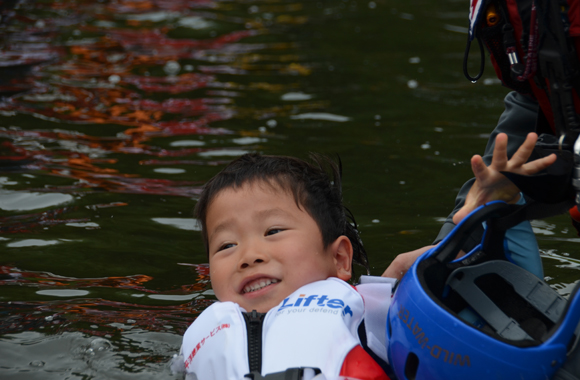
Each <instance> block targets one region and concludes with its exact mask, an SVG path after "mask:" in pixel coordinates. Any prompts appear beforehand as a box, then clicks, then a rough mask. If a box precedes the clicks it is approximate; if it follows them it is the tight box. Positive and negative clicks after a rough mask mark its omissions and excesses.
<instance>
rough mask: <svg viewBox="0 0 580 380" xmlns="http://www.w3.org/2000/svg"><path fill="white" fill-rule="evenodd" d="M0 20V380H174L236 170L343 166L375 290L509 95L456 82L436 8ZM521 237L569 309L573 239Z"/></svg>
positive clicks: (30, 4) (65, 5)
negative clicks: (226, 187) (222, 185)
mask: <svg viewBox="0 0 580 380" xmlns="http://www.w3.org/2000/svg"><path fill="white" fill-rule="evenodd" d="M13 3H18V4H17V5H16V8H14V9H13V10H11V9H10V8H9V7H10V6H11V5H13ZM4 4H6V5H4ZM2 6H6V7H8V8H6V9H2V15H3V16H2V20H3V23H2V25H1V26H0V28H1V32H2V50H1V51H0V93H1V96H2V98H1V100H0V286H1V289H2V291H1V292H0V353H1V354H2V355H0V377H1V378H2V379H65V378H66V379H111V378H115V379H130V378H139V379H148V378H151V379H172V378H174V377H175V376H173V375H172V374H171V373H170V371H169V369H168V366H167V362H168V361H169V359H170V358H171V357H172V355H173V354H174V353H176V352H177V350H178V349H179V345H180V339H181V334H182V333H183V332H184V331H185V329H186V328H187V326H188V325H189V324H190V323H191V322H192V321H193V320H194V319H195V317H196V316H197V315H198V313H199V312H201V311H202V310H203V309H204V308H205V307H207V306H208V305H209V304H211V302H213V300H214V299H215V298H214V297H213V293H212V290H211V288H210V286H209V279H208V268H207V264H206V263H207V259H206V257H205V253H204V250H203V247H202V243H201V239H200V237H199V234H198V232H197V225H196V223H195V221H194V220H193V218H192V209H193V207H194V205H195V201H196V199H197V196H198V194H199V191H200V187H201V186H202V185H203V183H204V182H205V181H207V180H208V179H209V178H210V177H211V176H212V175H214V174H215V173H216V172H217V171H218V170H219V169H220V168H222V167H223V165H224V164H225V163H227V162H229V161H230V160H232V159H233V158H235V157H237V156H239V155H241V154H243V153H245V152H261V153H264V154H287V155H294V156H298V157H301V158H306V157H307V156H308V154H309V152H320V153H324V154H328V155H332V156H336V155H339V156H340V158H341V160H342V162H343V166H344V169H343V172H344V187H345V189H344V193H345V201H346V203H347V205H348V206H349V208H350V209H351V210H352V212H353V213H354V215H355V216H356V218H357V221H358V222H359V224H360V225H361V231H362V238H363V240H364V242H365V245H366V247H367V250H368V251H369V255H370V259H371V266H372V272H373V274H380V273H382V271H383V270H384V269H385V268H386V266H387V265H388V263H389V262H390V261H391V260H392V259H393V258H394V257H395V256H396V255H397V254H398V253H400V252H404V251H407V250H411V249H415V248H418V247H421V246H424V245H426V244H429V243H430V242H431V241H432V239H433V238H434V237H435V236H436V234H437V232H438V230H439V228H440V226H441V223H442V219H443V218H444V217H445V216H446V215H447V213H448V212H449V210H450V209H451V208H452V205H453V199H454V197H455V193H456V192H457V190H458V188H459V187H460V186H461V184H462V183H463V182H464V181H465V180H466V179H467V178H469V177H470V169H469V166H468V162H469V158H470V157H471V155H472V154H474V153H478V152H482V151H483V149H484V147H485V143H486V140H487V136H488V134H489V132H491V130H492V129H493V127H494V125H495V123H496V121H497V119H498V117H499V115H500V113H501V111H502V108H503V103H502V99H503V97H504V96H505V94H506V93H507V91H506V90H505V89H504V88H502V87H501V86H500V85H499V83H498V81H497V80H496V79H494V78H495V77H494V74H493V71H492V70H490V69H489V68H487V69H486V72H485V74H484V77H483V78H482V80H481V81H480V82H479V83H478V84H477V85H473V84H471V83H469V82H468V81H467V80H465V78H464V77H463V75H462V72H461V62H462V57H463V49H464V46H465V40H466V34H465V32H466V29H465V27H466V25H467V21H466V14H467V6H466V4H463V3H462V2H455V1H451V0H449V1H443V2H440V1H438V2H437V1H426V0H425V1H411V2H409V1H399V0H394V1H390V0H389V1H387V0H375V1H352V0H347V1H343V0H334V1H282V0H269V1H253V0H246V1H216V0H188V1H183V0H179V1H177V0H163V1H128V0H127V1H82V0H76V1H66V2H63V1H55V0H54V1H51V0H46V1H36V2H35V1H21V2H4V3H3V4H2ZM476 55H477V54H474V57H472V60H471V61H470V70H472V71H476V70H477V62H478V60H479V59H478V57H477V56H476ZM534 227H535V229H536V232H537V233H538V239H539V241H540V245H541V247H542V250H543V255H544V256H543V258H544V265H545V272H546V276H547V277H546V279H547V280H548V282H549V283H550V284H551V285H552V286H553V287H554V288H556V289H558V290H559V291H560V292H561V293H562V294H564V295H566V294H568V293H569V292H570V288H571V284H572V283H573V282H574V281H576V279H577V278H578V274H579V272H578V269H579V267H580V254H579V253H578V251H577V244H578V238H577V236H576V233H575V232H574V231H573V229H572V227H571V225H570V224H569V222H568V220H567V218H566V217H564V216H563V217H558V218H552V219H549V220H546V221H540V222H534ZM359 272H360V271H359Z"/></svg>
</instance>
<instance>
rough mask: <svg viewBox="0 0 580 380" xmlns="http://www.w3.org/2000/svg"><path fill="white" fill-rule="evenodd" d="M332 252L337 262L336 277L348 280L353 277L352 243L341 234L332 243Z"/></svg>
mask: <svg viewBox="0 0 580 380" xmlns="http://www.w3.org/2000/svg"><path fill="white" fill-rule="evenodd" d="M331 248H332V254H333V256H334V263H335V264H336V277H338V278H340V279H341V280H343V281H348V280H350V278H351V277H352V255H353V249H352V243H351V242H350V239H349V238H347V237H346V236H344V235H341V236H339V237H338V238H337V239H336V240H335V241H334V242H333V243H332V244H331Z"/></svg>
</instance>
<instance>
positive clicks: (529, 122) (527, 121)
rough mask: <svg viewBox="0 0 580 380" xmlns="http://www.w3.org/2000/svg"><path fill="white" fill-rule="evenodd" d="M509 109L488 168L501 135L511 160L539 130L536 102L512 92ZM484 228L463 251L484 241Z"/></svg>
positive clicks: (461, 196)
mask: <svg viewBox="0 0 580 380" xmlns="http://www.w3.org/2000/svg"><path fill="white" fill-rule="evenodd" d="M504 104H505V110H504V112H503V113H502V115H501V116H500V118H499V121H498V124H497V126H496V127H495V129H494V130H493V132H492V133H491V135H490V136H489V140H488V142H487V146H486V148H485V152H484V154H483V161H484V162H485V163H486V165H489V164H490V163H491V158H492V156H493V149H494V147H495V138H496V136H497V135H498V134H499V133H505V134H507V135H508V147H507V152H508V157H511V156H512V155H513V154H514V153H515V151H516V150H517V149H518V147H519V146H520V145H522V143H523V142H524V140H525V139H526V136H527V135H528V133H530V132H535V131H536V119H537V117H538V103H536V102H535V101H534V100H532V99H530V98H528V97H526V96H524V95H521V94H518V93H517V92H510V93H509V94H507V96H506V97H505V99H504ZM474 181H475V178H472V179H470V180H469V181H467V182H466V183H465V184H464V185H463V187H461V190H459V193H458V194H457V197H456V198H455V207H454V208H453V211H452V212H451V214H449V216H448V217H447V219H446V220H445V223H444V224H443V227H442V228H441V230H440V231H439V234H438V235H437V238H436V239H435V241H434V242H433V244H437V243H439V242H440V241H441V240H443V238H445V236H447V235H448V234H449V232H451V230H452V229H453V227H455V224H454V223H453V215H455V213H456V212H457V211H459V209H460V208H461V207H462V206H463V204H464V203H465V197H466V196H467V193H468V192H469V189H471V186H472V185H473V182H474ZM482 235H483V227H482V228H480V229H479V230H477V231H475V232H474V233H473V234H472V235H471V239H470V240H469V241H468V242H467V243H466V244H465V246H464V247H463V250H464V251H466V252H469V251H470V250H471V249H472V248H473V247H475V246H476V245H477V244H478V243H479V242H480V241H481V238H482Z"/></svg>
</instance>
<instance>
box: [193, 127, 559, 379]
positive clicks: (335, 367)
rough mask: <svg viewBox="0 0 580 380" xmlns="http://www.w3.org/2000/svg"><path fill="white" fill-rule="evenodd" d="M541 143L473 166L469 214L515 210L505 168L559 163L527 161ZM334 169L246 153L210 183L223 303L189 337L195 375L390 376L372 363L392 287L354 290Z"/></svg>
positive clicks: (206, 200) (355, 258) (215, 274)
mask: <svg viewBox="0 0 580 380" xmlns="http://www.w3.org/2000/svg"><path fill="white" fill-rule="evenodd" d="M534 143H535V140H534V139H533V136H532V137H531V138H529V139H527V140H526V142H525V143H524V145H523V146H522V148H520V150H518V152H517V153H516V154H515V155H514V157H513V158H512V159H511V160H509V161H508V160H507V159H506V158H505V151H502V146H503V145H502V143H501V142H498V144H497V146H498V148H496V150H497V157H496V152H494V162H493V163H492V165H490V167H489V168H487V167H485V165H483V166H481V164H480V162H479V161H478V160H477V159H474V160H473V169H474V173H475V174H476V177H477V178H478V181H479V185H478V186H474V189H473V194H472V198H470V200H472V201H471V202H466V205H467V206H466V210H465V211H469V210H468V209H469V208H470V207H477V206H478V205H480V204H483V203H485V202H487V201H490V200H493V199H503V200H506V201H514V199H515V198H517V194H518V193H519V191H518V190H517V188H515V189H514V187H513V185H511V184H510V183H509V182H507V183H506V182H505V181H504V180H503V178H502V177H503V176H502V175H501V174H499V171H501V170H508V171H513V172H517V173H521V174H532V173H535V172H537V171H539V170H542V169H543V168H544V167H546V166H548V165H549V164H551V160H552V159H551V158H549V157H547V158H544V159H542V160H538V161H534V162H532V163H528V164H524V163H525V160H526V159H527V157H528V156H529V153H530V152H531V148H530V144H531V147H533V145H534ZM504 148H505V147H504ZM524 156H525V157H524ZM522 160H523V161H522ZM330 167H331V170H332V174H333V176H332V178H330V177H329V176H328V174H327V173H326V172H325V171H324V170H323V169H322V161H321V160H320V159H316V164H315V165H312V164H308V163H306V162H304V161H301V160H298V159H295V158H290V157H271V156H260V155H257V154H248V155H244V156H242V157H240V158H238V159H237V160H235V161H233V162H232V163H231V164H230V165H228V166H227V167H226V168H225V169H224V170H223V171H222V172H220V173H219V174H218V175H216V176H215V177H214V178H212V179H211V180H210V181H209V182H208V183H207V184H206V186H205V188H204V191H203V193H202V195H201V197H200V200H199V201H198V204H197V206H196V210H195V214H196V217H197V218H198V219H199V220H200V221H201V225H202V235H203V239H204V242H205V245H206V250H207V252H208V255H209V263H210V276H211V281H212V287H213V289H214V292H215V295H216V297H217V298H218V300H220V301H221V302H217V303H215V304H213V305H212V306H210V307H209V308H208V309H206V310H205V311H204V312H203V313H202V314H201V315H200V316H199V317H198V318H197V320H196V321H195V322H194V323H193V324H192V325H191V326H190V328H189V329H188V330H187V332H186V333H185V336H184V341H183V346H182V355H183V361H184V363H185V370H186V372H187V374H188V376H189V377H190V378H194V379H199V380H210V379H220V380H221V379H232V380H239V379H242V378H244V376H246V375H247V377H248V378H252V379H260V378H262V375H267V374H270V375H269V377H266V378H273V379H274V378H276V376H280V377H279V378H285V377H284V376H285V375H287V374H288V373H286V372H285V371H286V369H288V368H292V367H308V368H309V369H306V370H299V371H300V373H302V375H303V376H304V378H308V373H309V374H310V375H312V376H314V375H315V374H317V373H320V371H322V374H323V375H324V376H326V379H333V378H336V377H338V376H345V377H351V378H357V379H363V380H365V379H388V377H387V376H386V374H385V373H384V372H383V371H382V370H381V367H380V366H379V365H378V364H377V363H376V362H375V361H374V360H373V359H372V358H371V355H373V357H375V358H377V360H379V361H380V360H381V359H385V358H386V354H385V351H386V350H385V347H384V346H385V342H384V336H385V334H384V329H385V327H384V326H385V320H386V310H388V305H389V301H390V293H391V285H392V282H391V281H388V280H386V281H385V279H380V278H379V279H377V280H376V281H379V282H378V283H375V284H362V285H360V286H359V287H357V289H356V290H355V289H354V288H353V287H351V286H349V285H348V284H347V283H346V281H348V280H350V278H351V276H352V263H353V262H356V263H359V264H362V265H363V266H365V268H367V270H368V263H367V259H366V253H365V251H364V249H363V247H362V243H361V242H360V239H359V237H358V232H357V230H356V227H355V226H356V224H354V226H353V225H352V224H351V223H350V222H351V221H352V222H354V220H353V218H352V215H351V214H350V212H348V210H346V209H345V208H344V207H343V206H342V192H341V183H340V170H339V169H338V168H337V167H336V165H333V164H330ZM515 200H517V199H515ZM463 214H464V213H463ZM463 214H459V215H463ZM357 290H358V291H357ZM361 294H362V295H361ZM363 298H364V301H363ZM264 313H265V314H264ZM363 320H364V323H363ZM381 337H382V339H381ZM362 343H366V344H365V345H366V346H367V347H368V348H370V350H371V354H369V353H367V352H366V351H365V350H364V349H363V348H362ZM381 345H382V347H381ZM290 371H292V370H290ZM282 372H284V373H282ZM296 378H300V377H296ZM310 378H311V377H310Z"/></svg>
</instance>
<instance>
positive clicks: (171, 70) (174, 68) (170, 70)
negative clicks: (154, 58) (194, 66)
mask: <svg viewBox="0 0 580 380" xmlns="http://www.w3.org/2000/svg"><path fill="white" fill-rule="evenodd" d="M180 70H181V65H180V64H179V62H176V61H168V62H167V63H166V64H165V66H163V71H165V73H166V74H167V75H177V74H179V71H180Z"/></svg>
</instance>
